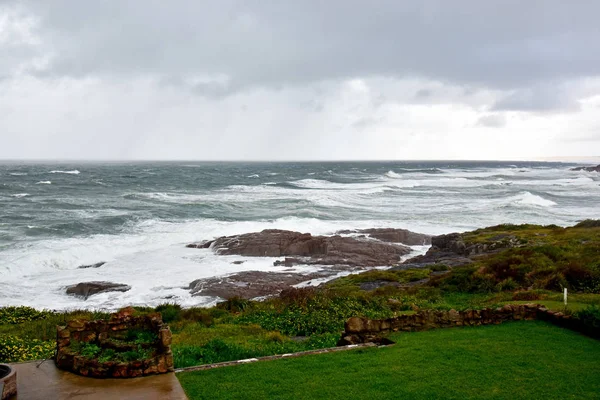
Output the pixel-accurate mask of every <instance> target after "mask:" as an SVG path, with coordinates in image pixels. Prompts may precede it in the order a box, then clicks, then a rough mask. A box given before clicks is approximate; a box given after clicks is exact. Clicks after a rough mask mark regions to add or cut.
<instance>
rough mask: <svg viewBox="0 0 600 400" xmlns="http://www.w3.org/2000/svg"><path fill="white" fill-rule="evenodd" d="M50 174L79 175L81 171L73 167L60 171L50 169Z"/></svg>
mask: <svg viewBox="0 0 600 400" xmlns="http://www.w3.org/2000/svg"><path fill="white" fill-rule="evenodd" d="M50 173H51V174H69V175H79V174H80V173H81V172H80V171H78V170H76V169H74V170H72V171H60V170H54V171H50Z"/></svg>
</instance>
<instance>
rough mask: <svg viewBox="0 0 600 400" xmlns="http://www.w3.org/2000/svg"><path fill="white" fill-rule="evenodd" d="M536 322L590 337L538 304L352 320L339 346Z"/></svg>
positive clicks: (572, 321) (575, 322) (575, 324)
mask: <svg viewBox="0 0 600 400" xmlns="http://www.w3.org/2000/svg"><path fill="white" fill-rule="evenodd" d="M535 319H541V320H546V321H550V322H552V323H554V324H557V325H560V326H563V327H565V328H569V329H574V330H578V331H581V332H583V333H586V334H589V333H588V332H585V327H584V326H583V324H582V323H581V322H580V321H578V320H576V319H573V318H571V316H569V315H564V314H563V313H560V312H555V311H550V310H548V309H547V308H546V307H544V306H541V305H539V304H525V305H516V304H509V305H505V306H503V307H499V308H485V309H483V310H466V311H456V310H450V311H436V310H424V311H420V312H418V313H416V314H412V315H400V316H398V317H394V318H389V319H383V320H372V319H367V318H358V317H352V318H350V319H349V320H348V321H346V324H345V329H344V333H342V337H341V339H340V340H339V342H338V346H346V345H349V344H358V343H368V342H373V343H380V344H389V343H390V341H389V340H387V339H385V338H384V337H382V335H385V334H386V333H389V332H399V331H405V332H415V331H424V330H428V329H437V328H451V327H456V326H477V325H491V324H501V323H502V322H505V321H520V320H535ZM597 333H598V332H596V334H597Z"/></svg>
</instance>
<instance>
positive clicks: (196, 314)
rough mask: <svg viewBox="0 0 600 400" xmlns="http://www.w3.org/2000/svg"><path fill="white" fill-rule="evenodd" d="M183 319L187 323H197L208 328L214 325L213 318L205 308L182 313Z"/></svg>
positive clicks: (191, 309)
mask: <svg viewBox="0 0 600 400" xmlns="http://www.w3.org/2000/svg"><path fill="white" fill-rule="evenodd" d="M181 318H182V319H184V320H187V321H195V322H200V323H202V324H204V326H206V327H210V326H212V325H213V323H214V321H213V316H212V315H211V314H210V312H209V311H208V310H206V309H204V308H189V309H187V310H183V311H182V312H181Z"/></svg>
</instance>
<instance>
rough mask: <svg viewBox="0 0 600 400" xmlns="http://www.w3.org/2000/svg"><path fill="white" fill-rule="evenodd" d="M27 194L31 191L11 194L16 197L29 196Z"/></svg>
mask: <svg viewBox="0 0 600 400" xmlns="http://www.w3.org/2000/svg"><path fill="white" fill-rule="evenodd" d="M27 196H29V193H15V194H11V195H10V197H16V198H21V197H27Z"/></svg>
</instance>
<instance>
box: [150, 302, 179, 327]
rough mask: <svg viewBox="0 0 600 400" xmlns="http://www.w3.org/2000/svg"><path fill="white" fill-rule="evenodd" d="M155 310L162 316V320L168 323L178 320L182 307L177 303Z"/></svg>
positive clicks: (161, 306)
mask: <svg viewBox="0 0 600 400" xmlns="http://www.w3.org/2000/svg"><path fill="white" fill-rule="evenodd" d="M155 310H156V311H157V312H159V313H160V314H161V315H162V320H163V321H164V322H166V323H169V322H173V321H176V320H178V319H179V317H180V314H181V306H180V305H179V304H176V303H165V304H161V305H159V306H157V307H156V308H155Z"/></svg>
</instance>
